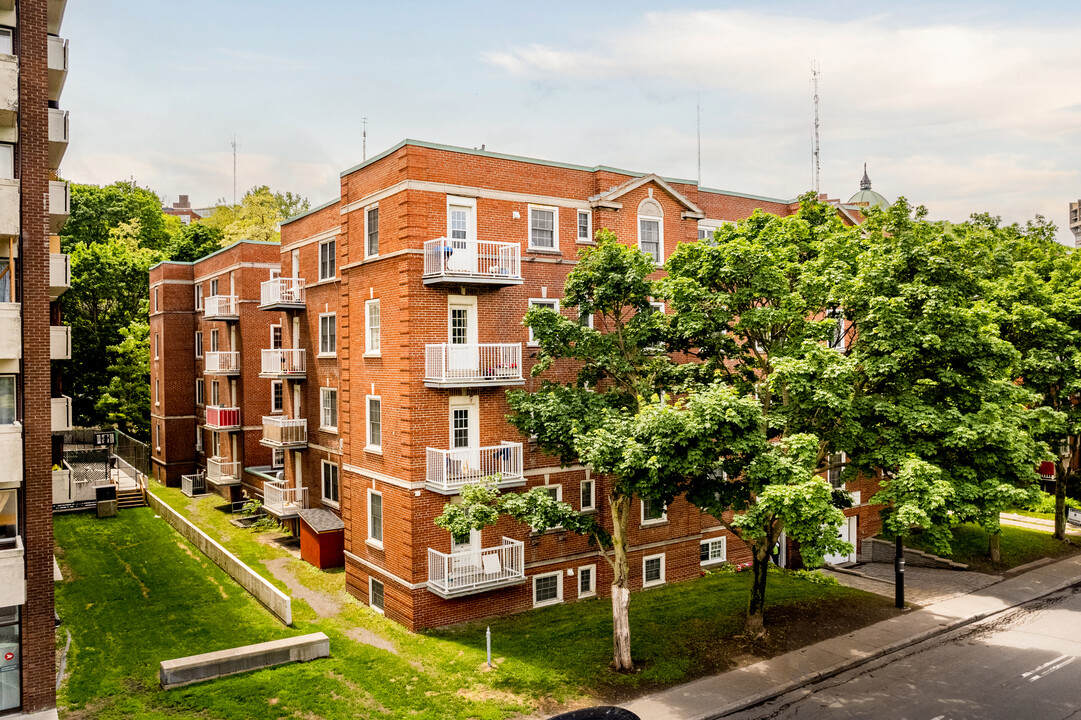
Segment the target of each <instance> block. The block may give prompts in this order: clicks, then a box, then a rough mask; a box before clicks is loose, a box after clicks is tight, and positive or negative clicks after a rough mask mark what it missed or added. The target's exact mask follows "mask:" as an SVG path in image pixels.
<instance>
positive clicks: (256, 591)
mask: <svg viewBox="0 0 1081 720" xmlns="http://www.w3.org/2000/svg"><path fill="white" fill-rule="evenodd" d="M146 501H147V503H149V505H150V507H152V508H154V512H156V513H157V514H158V515H161V516H162V517H163V518H165V521H166V522H168V523H169V524H170V525H172V526H173V527H174V528H175V529H176V531H177V532H178V533H180V534H181V535H183V536H184V537H186V538H187V539H188V540H190V541H191V543H192V544H193V545H195V547H197V548H199V550H200V551H201V552H202V553H203V554H204V555H206V556H207V557H208V558H210V559H211V560H213V561H214V564H215V565H217V566H218V567H220V568H221V569H222V570H224V571H225V572H227V573H228V574H229V577H231V578H233V579H234V580H236V581H237V582H238V583H240V585H241V586H242V587H243V588H244V589H245V590H247V591H248V592H250V593H251V594H252V595H253V596H254V597H255V599H256V600H258V601H259V602H261V603H262V604H263V605H265V606H266V608H267V610H269V611H270V612H272V613H274V614H275V615H277V616H278V619H279V620H281V621H282V622H283V623H285V624H286V625H292V624H293V603H292V600H290V598H289V596H288V595H286V594H285V593H283V592H282V591H281V590H279V589H278V588H276V587H274V586H273V585H271V584H270V582H269V581H268V580H267V579H266V578H264V577H263V576H262V575H260V574H259V573H257V572H255V571H254V570H252V569H251V568H250V567H248V566H247V565H245V564H244V563H242V562H241V561H240V559H239V558H238V557H237V556H236V555H234V554H233V553H231V552H229V551H228V550H226V549H225V548H223V547H222V546H221V545H219V544H218V543H217V541H215V540H213V539H212V538H211V537H210V536H209V535H207V534H206V533H204V532H203V531H202V530H200V529H199V528H197V527H195V526H194V525H192V524H191V523H190V522H188V519H187V518H185V517H184V516H183V515H181V514H180V513H178V512H177V511H176V510H173V509H172V508H171V507H169V506H168V505H167V504H165V502H164V501H163V500H162V499H161V498H159V497H158V496H156V495H155V494H154V493H152V492H150V491H149V490H147V493H146ZM193 682H194V681H193Z"/></svg>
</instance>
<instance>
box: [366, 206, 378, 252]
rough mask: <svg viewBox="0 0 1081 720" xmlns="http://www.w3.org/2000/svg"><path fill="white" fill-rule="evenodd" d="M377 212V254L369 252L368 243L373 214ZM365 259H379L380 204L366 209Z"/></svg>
mask: <svg viewBox="0 0 1081 720" xmlns="http://www.w3.org/2000/svg"><path fill="white" fill-rule="evenodd" d="M373 211H374V212H375V224H376V228H375V252H369V248H368V242H369V240H370V238H369V237H368V234H369V233H370V232H371V227H370V223H371V213H372V212H373ZM364 257H366V258H370V257H379V203H373V204H372V205H369V206H368V207H366V208H364Z"/></svg>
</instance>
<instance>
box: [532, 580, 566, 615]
mask: <svg viewBox="0 0 1081 720" xmlns="http://www.w3.org/2000/svg"><path fill="white" fill-rule="evenodd" d="M561 602H563V573H562V572H558V571H557V572H553V573H545V574H544V575H534V576H533V607H539V606H541V605H555V604H556V603H561Z"/></svg>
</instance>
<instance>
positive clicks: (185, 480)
mask: <svg viewBox="0 0 1081 720" xmlns="http://www.w3.org/2000/svg"><path fill="white" fill-rule="evenodd" d="M180 492H182V493H184V494H185V495H187V496H188V497H195V496H196V495H205V494H206V475H204V474H203V473H201V472H197V473H195V474H194V475H181V476H180Z"/></svg>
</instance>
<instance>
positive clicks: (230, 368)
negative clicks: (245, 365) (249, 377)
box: [203, 350, 240, 375]
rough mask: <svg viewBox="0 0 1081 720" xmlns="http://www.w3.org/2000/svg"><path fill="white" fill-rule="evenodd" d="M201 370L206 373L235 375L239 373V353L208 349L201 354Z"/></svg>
mask: <svg viewBox="0 0 1081 720" xmlns="http://www.w3.org/2000/svg"><path fill="white" fill-rule="evenodd" d="M203 372H205V373H207V374H208V375H237V374H239V373H240V353H238V352H228V351H221V350H209V351H207V352H206V353H205V354H204V355H203Z"/></svg>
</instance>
